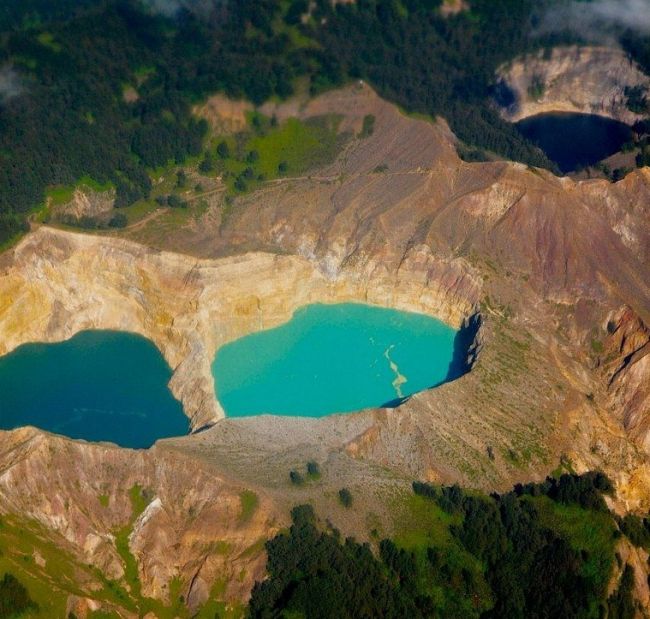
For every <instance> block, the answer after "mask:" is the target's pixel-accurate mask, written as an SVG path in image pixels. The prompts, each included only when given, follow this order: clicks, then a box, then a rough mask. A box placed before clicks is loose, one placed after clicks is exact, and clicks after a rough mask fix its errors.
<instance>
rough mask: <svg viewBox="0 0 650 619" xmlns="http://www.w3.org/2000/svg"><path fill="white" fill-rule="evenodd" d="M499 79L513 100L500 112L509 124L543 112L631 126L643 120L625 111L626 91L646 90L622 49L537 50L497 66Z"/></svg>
mask: <svg viewBox="0 0 650 619" xmlns="http://www.w3.org/2000/svg"><path fill="white" fill-rule="evenodd" d="M499 75H500V78H501V79H502V81H503V82H504V84H505V85H506V86H507V87H508V89H509V90H510V91H511V92H512V93H513V95H514V101H513V102H512V104H510V105H509V106H508V107H506V108H504V109H503V110H502V114H503V116H504V118H505V119H506V120H508V121H510V122H517V121H519V120H522V119H524V118H527V117H529V116H535V115H537V114H543V113H546V112H579V113H584V114H598V115H600V116H608V117H610V118H613V119H615V120H619V121H621V122H624V123H626V124H630V125H631V124H633V123H634V122H636V121H637V120H641V118H642V115H639V114H636V113H634V112H632V111H631V110H629V109H628V107H627V97H626V95H625V88H626V87H627V86H645V87H648V86H649V85H650V78H648V76H646V75H645V74H644V73H643V72H642V71H641V70H640V69H639V68H638V67H637V66H636V65H635V64H634V63H633V62H632V61H631V60H630V59H629V58H628V56H627V54H626V53H625V52H624V51H623V50H621V49H618V48H611V47H578V46H571V47H559V48H555V49H553V50H552V51H551V52H549V53H546V52H543V51H540V52H538V53H536V54H531V55H528V56H525V57H524V58H520V59H517V60H515V61H513V62H511V63H509V64H508V65H506V66H504V67H502V68H501V69H500V70H499Z"/></svg>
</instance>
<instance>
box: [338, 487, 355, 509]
mask: <svg viewBox="0 0 650 619" xmlns="http://www.w3.org/2000/svg"><path fill="white" fill-rule="evenodd" d="M339 501H341V505H343V507H350V506H351V505H352V493H351V492H350V491H349V490H348V489H347V488H341V489H340V490H339Z"/></svg>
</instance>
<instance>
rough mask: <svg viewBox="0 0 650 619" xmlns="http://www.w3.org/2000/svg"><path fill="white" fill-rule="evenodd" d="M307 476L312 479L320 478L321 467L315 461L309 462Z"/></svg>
mask: <svg viewBox="0 0 650 619" xmlns="http://www.w3.org/2000/svg"><path fill="white" fill-rule="evenodd" d="M307 474H308V475H309V476H310V477H320V467H319V466H318V462H314V461H313V460H310V461H309V462H307Z"/></svg>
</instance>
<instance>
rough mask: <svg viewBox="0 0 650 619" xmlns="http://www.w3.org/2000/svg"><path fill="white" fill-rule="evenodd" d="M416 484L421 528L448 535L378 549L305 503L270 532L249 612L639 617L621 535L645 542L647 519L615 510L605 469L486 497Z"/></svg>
mask: <svg viewBox="0 0 650 619" xmlns="http://www.w3.org/2000/svg"><path fill="white" fill-rule="evenodd" d="M413 490H414V494H415V496H414V497H412V499H414V500H417V501H420V502H421V503H422V505H421V509H420V510H419V511H418V518H419V524H418V525H416V527H415V529H417V528H418V526H419V527H423V528H425V527H426V526H438V527H439V528H440V529H441V531H438V532H437V535H436V536H435V537H436V539H438V540H443V541H442V542H441V541H438V543H431V542H430V541H429V540H427V539H426V538H424V537H422V538H418V537H415V538H413V536H412V534H413V531H411V532H410V535H409V536H408V537H406V538H403V539H400V536H399V535H397V536H396V538H395V539H383V540H381V541H379V540H377V543H376V550H375V549H373V548H371V546H370V545H369V544H362V543H359V542H357V541H355V540H354V539H349V538H348V539H342V537H341V534H340V533H339V532H338V531H337V530H336V529H333V528H331V527H323V526H322V525H320V524H319V521H318V519H317V517H316V514H315V513H314V511H313V509H312V508H311V507H310V506H308V505H302V506H298V507H296V508H294V509H293V511H292V520H293V523H292V525H291V527H290V528H289V530H288V531H287V532H286V533H281V534H279V535H278V536H276V537H275V538H274V539H272V540H270V541H269V542H268V543H267V546H266V548H267V552H268V563H267V571H268V574H269V576H268V578H267V579H266V580H264V581H262V582H258V583H257V584H256V585H255V587H254V589H253V594H252V598H251V601H250V605H249V616H250V617H251V618H259V619H263V618H264V619H266V618H272V617H289V616H291V617H293V616H296V617H305V618H307V619H311V618H325V617H331V618H332V619H333V618H335V617H336V618H340V617H355V618H371V617H379V616H381V617H394V618H400V617H412V618H418V617H420V618H424V617H484V618H490V619H493V618H494V619H497V618H503V617H508V618H512V619H517V618H521V619H524V618H525V619H533V618H549V619H550V618H556V617H563V618H564V619H571V618H578V617H593V618H595V619H597V618H598V617H605V616H607V617H616V618H619V619H632V617H634V612H635V610H636V607H635V602H634V600H633V596H632V589H633V584H634V572H633V569H632V567H631V566H629V565H625V564H624V563H623V562H622V560H621V557H620V555H618V554H617V552H616V543H617V542H618V541H619V540H620V539H621V537H622V536H623V535H626V536H628V537H629V539H630V541H632V543H634V544H637V545H641V546H643V547H645V548H647V547H648V537H647V536H648V533H649V531H650V529H649V525H650V523H648V521H647V520H641V519H640V518H637V517H635V516H627V517H626V518H625V519H620V518H618V517H616V516H614V515H613V514H612V513H611V512H610V511H609V510H608V508H607V505H606V503H605V501H604V498H603V497H604V495H607V494H611V492H612V486H611V483H610V482H609V480H608V479H607V478H606V477H605V476H604V475H602V474H599V473H589V474H586V475H583V476H577V475H570V474H565V475H562V476H561V477H559V478H558V479H553V478H549V479H547V481H546V482H544V483H541V484H528V485H526V486H522V485H518V486H516V487H515V488H514V490H513V491H511V492H508V493H505V494H501V495H499V494H493V495H491V496H489V497H488V496H484V495H481V494H478V493H476V492H469V491H466V490H463V489H461V488H460V487H459V486H433V485H429V484H425V483H419V482H415V483H414V484H413ZM445 535H446V536H447V537H446V538H445ZM414 540H415V541H414ZM614 570H616V573H617V574H618V586H617V588H616V589H615V591H614V592H613V593H611V594H609V595H608V592H607V586H608V583H609V581H610V577H611V576H612V574H613V573H614Z"/></svg>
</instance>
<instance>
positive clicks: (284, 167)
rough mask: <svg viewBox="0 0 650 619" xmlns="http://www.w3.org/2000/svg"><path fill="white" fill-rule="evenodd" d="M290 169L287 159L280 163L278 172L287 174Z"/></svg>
mask: <svg viewBox="0 0 650 619" xmlns="http://www.w3.org/2000/svg"><path fill="white" fill-rule="evenodd" d="M288 169H289V164H288V163H287V162H286V161H280V163H279V164H278V173H279V174H286V173H287V170H288Z"/></svg>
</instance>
